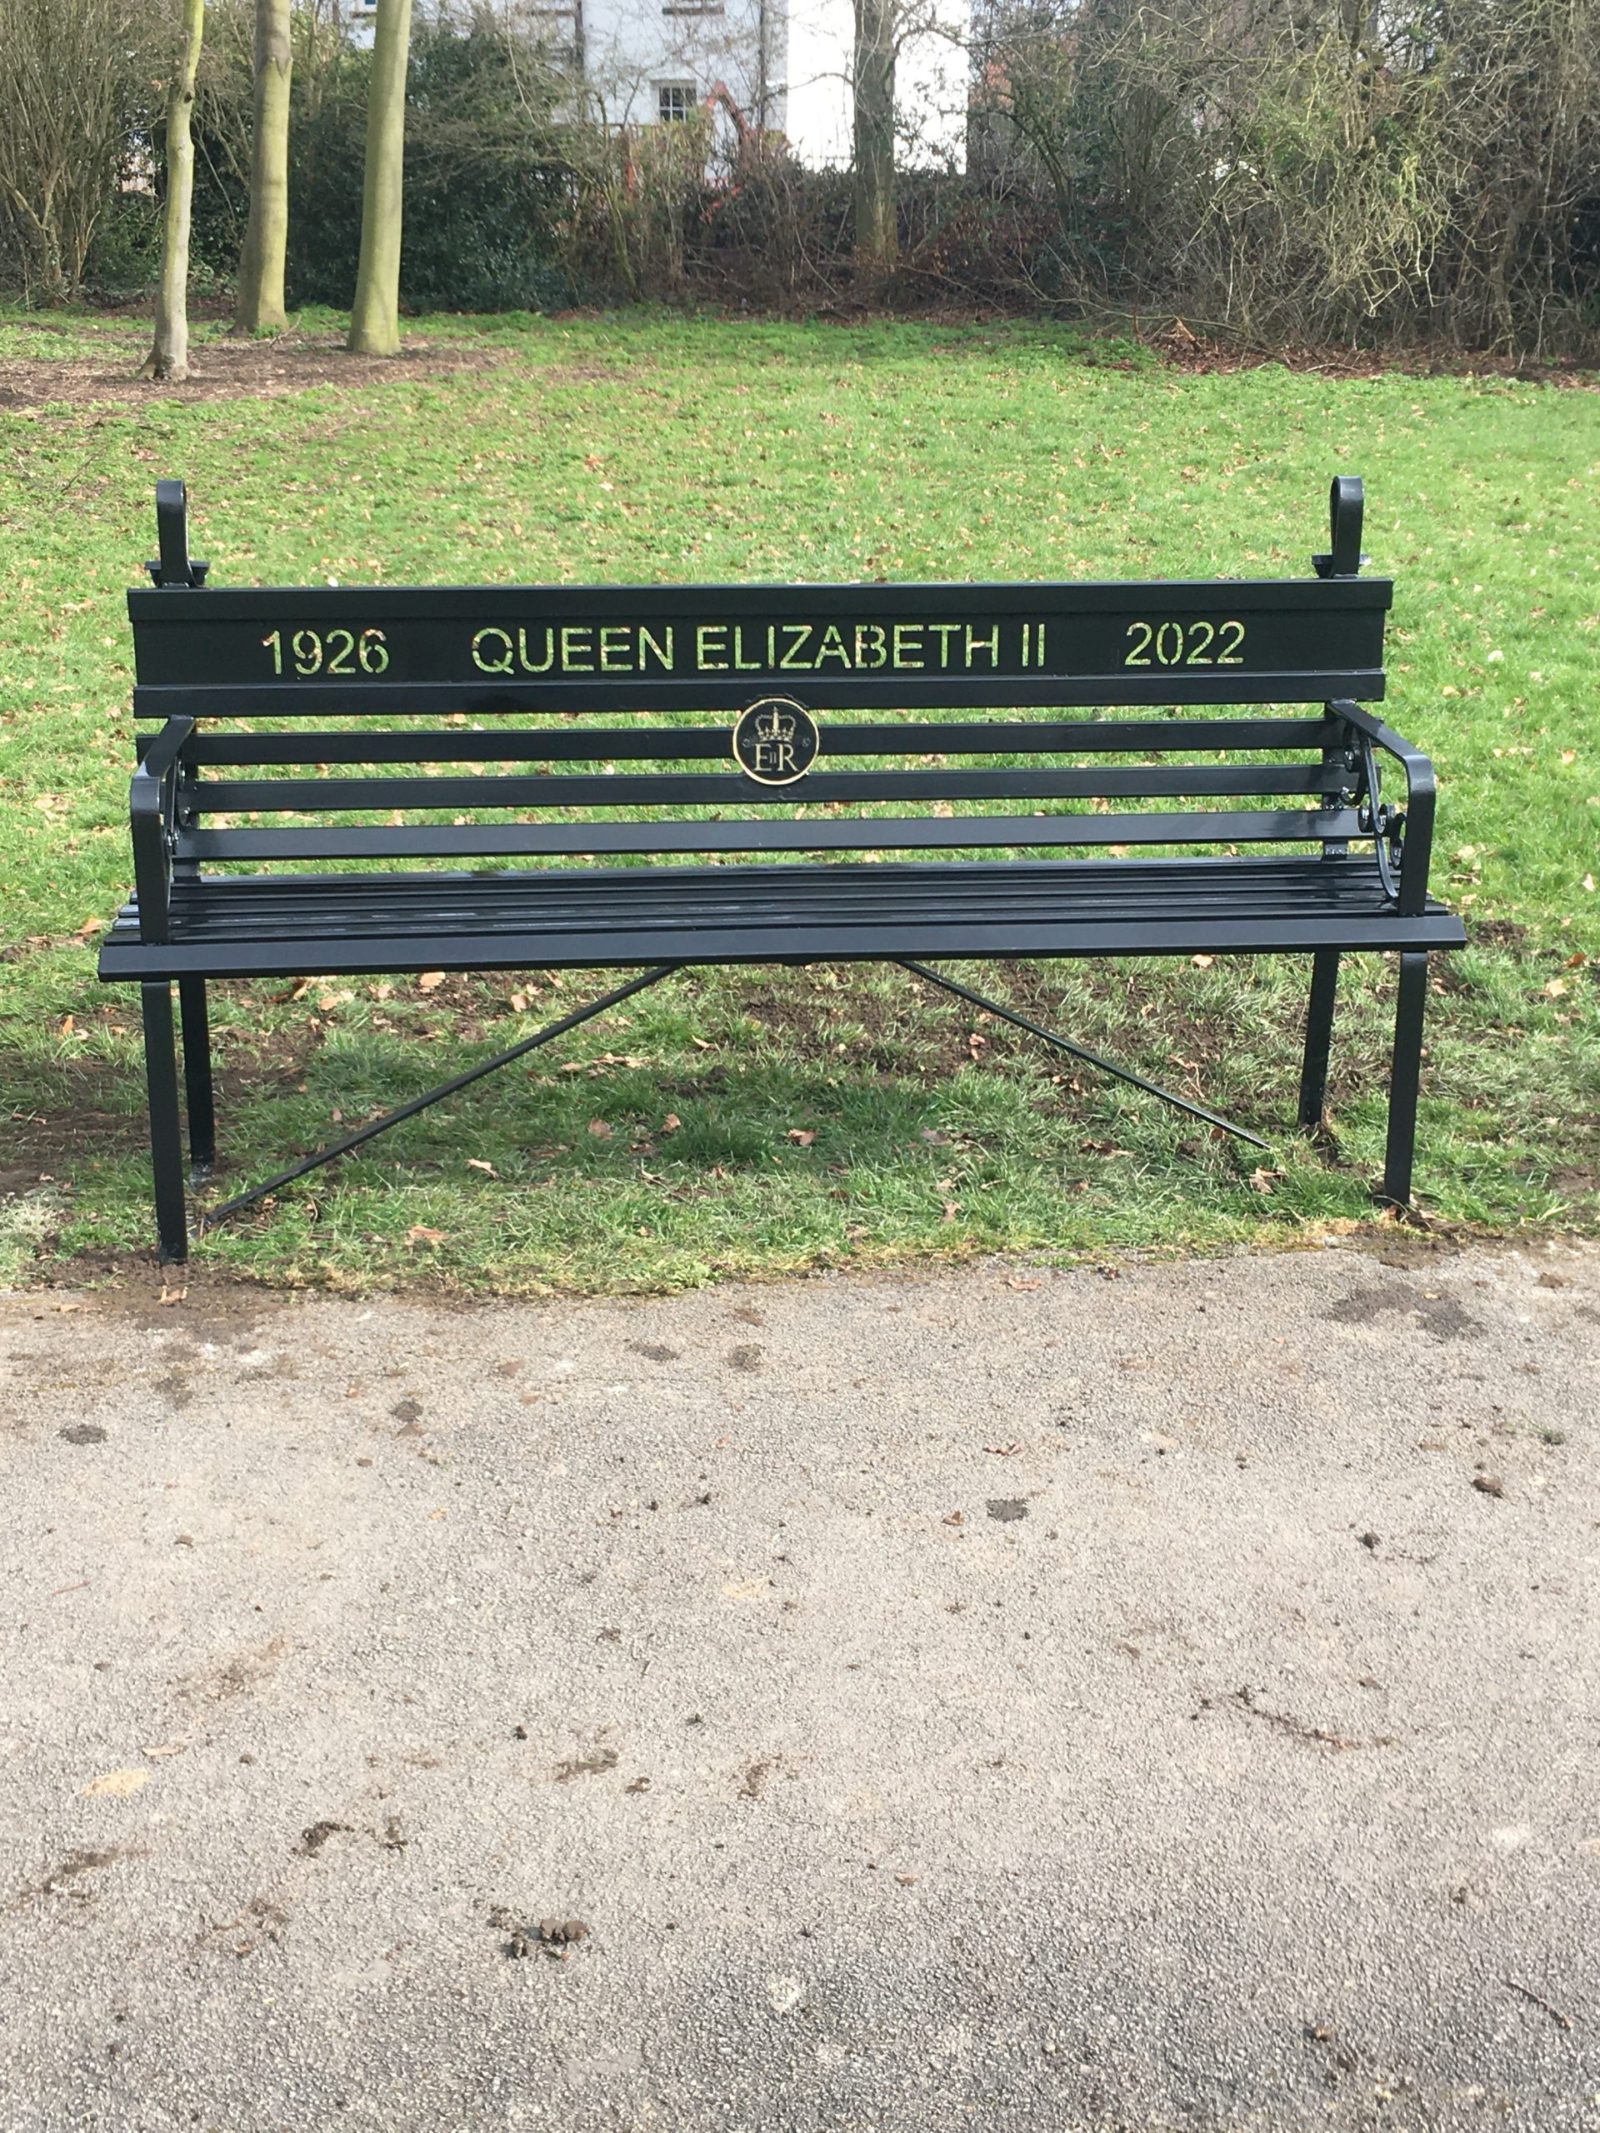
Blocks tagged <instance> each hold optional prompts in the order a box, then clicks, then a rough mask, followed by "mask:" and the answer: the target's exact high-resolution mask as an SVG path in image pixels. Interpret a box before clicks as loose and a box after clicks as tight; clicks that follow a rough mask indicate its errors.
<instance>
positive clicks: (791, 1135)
mask: <svg viewBox="0 0 1600 2133" xmlns="http://www.w3.org/2000/svg"><path fill="white" fill-rule="evenodd" d="M816 1137H817V1136H816V1134H815V1132H814V1131H812V1130H811V1129H810V1128H809V1127H806V1126H791V1127H790V1128H789V1130H788V1132H787V1133H786V1134H785V1135H784V1139H785V1140H786V1141H793V1142H794V1143H795V1145H796V1146H797V1147H800V1148H809V1147H810V1146H811V1143H812V1142H813V1141H814V1140H815V1139H816Z"/></svg>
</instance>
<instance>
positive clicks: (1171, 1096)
mask: <svg viewBox="0 0 1600 2133" xmlns="http://www.w3.org/2000/svg"><path fill="white" fill-rule="evenodd" d="M900 968H901V969H902V970H909V971H910V973H911V975H912V976H913V977H914V978H926V979H927V981H928V983H929V984H930V985H941V986H943V988H944V990H945V991H946V992H953V993H954V994H955V996H956V998H957V999H958V1000H965V1001H967V1002H968V1004H969V1005H970V1006H973V1007H981V1008H982V1009H983V1011H984V1013H985V1014H989V1015H995V1016H997V1017H998V1018H999V1019H1000V1021H1002V1022H1009V1023H1011V1024H1013V1025H1014V1027H1015V1028H1017V1029H1023V1030H1026V1031H1027V1032H1028V1034H1029V1036H1030V1037H1039V1038H1042V1039H1043V1041H1044V1042H1045V1043H1046V1044H1053V1045H1054V1046H1055V1047H1056V1048H1057V1050H1058V1051H1063V1052H1070V1053H1071V1054H1072V1056H1073V1058H1074V1059H1081V1060H1083V1061H1084V1063H1085V1064H1086V1065H1088V1066H1092V1067H1095V1068H1097V1069H1098V1071H1099V1072H1100V1073H1102V1074H1111V1075H1113V1076H1114V1077H1115V1078H1116V1079H1117V1080H1118V1081H1126V1082H1128V1083H1129V1084H1130V1085H1131V1086H1132V1087H1133V1088H1135V1089H1143V1090H1144V1092H1145V1094H1146V1095H1147V1096H1159V1097H1160V1098H1161V1101H1162V1102H1163V1103H1164V1104H1171V1105H1172V1107H1173V1109H1174V1110H1175V1111H1187V1112H1188V1114H1189V1116H1190V1117H1191V1118H1198V1119H1203V1120H1204V1121H1205V1123H1206V1124H1207V1125H1208V1126H1217V1127H1219V1128H1220V1129H1221V1130H1222V1132H1224V1133H1232V1134H1235V1135H1237V1137H1238V1138H1239V1139H1240V1140H1242V1141H1249V1142H1250V1144H1251V1145H1252V1147H1256V1148H1265V1147H1266V1146H1267V1143H1266V1142H1265V1141H1264V1140H1263V1139H1262V1138H1261V1136H1260V1134H1259V1133H1252V1132H1251V1131H1250V1129H1249V1127H1248V1126H1236V1125H1235V1124H1234V1123H1233V1121H1232V1119H1229V1118H1223V1117H1222V1116H1221V1114H1220V1113H1219V1112H1216V1111H1208V1110H1207V1109H1206V1108H1205V1106H1204V1104H1197V1103H1192V1102H1191V1101H1190V1099H1189V1098H1188V1097H1187V1096H1179V1095H1177V1094H1176V1093H1175V1092H1174V1091H1173V1090H1171V1089H1164V1088H1162V1087H1161V1085H1160V1083H1159V1082H1154V1081H1146V1080H1145V1078H1144V1076H1143V1075H1142V1074H1135V1073H1134V1072H1133V1070H1132V1068H1130V1067H1125V1066H1119V1065H1118V1063H1117V1062H1116V1060H1114V1059H1107V1058H1106V1057H1105V1055H1104V1054H1103V1053H1101V1052H1091V1051H1090V1050H1089V1049H1088V1048H1087V1046H1085V1045H1082V1044H1077V1043H1075V1042H1074V1041H1073V1039H1072V1038H1070V1037H1063V1036H1060V1035H1058V1033H1057V1032H1056V1031H1055V1030H1050V1029H1046V1028H1045V1026H1044V1024H1043V1023H1042V1022H1034V1021H1032V1020H1030V1019H1029V1017H1028V1016H1027V1015H1019V1014H1018V1013H1017V1011H1016V1009H1015V1008H1013V1007H1006V1006H1004V1005H1003V1004H1002V1003H1001V1002H1000V1001H999V1000H990V999H986V998H985V997H984V995H983V994H982V993H981V992H974V991H973V990H972V988H971V986H969V985H958V984H957V983H956V981H955V979H954V978H948V977H946V976H945V974H944V973H943V971H940V970H930V969H929V968H928V966H927V964H926V963H913V962H909V961H907V960H905V959H904V958H902V959H901V961H900Z"/></svg>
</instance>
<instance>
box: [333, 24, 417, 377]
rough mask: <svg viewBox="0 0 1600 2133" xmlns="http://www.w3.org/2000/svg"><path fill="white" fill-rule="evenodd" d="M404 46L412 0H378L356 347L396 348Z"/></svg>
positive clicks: (371, 350) (352, 343)
mask: <svg viewBox="0 0 1600 2133" xmlns="http://www.w3.org/2000/svg"><path fill="white" fill-rule="evenodd" d="M410 53H411V0H378V26H377V31H376V34H375V37H374V40H373V47H372V72H371V75H370V77H369V83H368V89H367V154H366V164H365V168H364V171H363V176H362V185H361V259H360V264H359V265H358V266H357V268H356V300H355V305H354V307H353V309H352V310H351V313H350V339H349V342H348V343H347V345H348V346H349V348H350V349H351V350H352V352H353V353H355V354H356V355H398V354H399V352H400V210H401V183H402V179H403V176H404V172H405V143H406V67H407V63H408V61H409V58H410Z"/></svg>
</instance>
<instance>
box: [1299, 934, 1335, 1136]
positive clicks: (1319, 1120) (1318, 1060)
mask: <svg viewBox="0 0 1600 2133" xmlns="http://www.w3.org/2000/svg"><path fill="white" fill-rule="evenodd" d="M1338 992H1339V951H1338V949H1337V948H1319V949H1317V951H1316V953H1315V954H1314V955H1313V956H1312V958H1311V998H1310V1001H1309V1003H1308V1005H1307V1008H1306V1048H1305V1056H1304V1059H1303V1060H1302V1062H1301V1068H1300V1123H1301V1125H1302V1126H1304V1127H1305V1128H1306V1130H1307V1131H1308V1132H1316V1131H1317V1130H1318V1129H1319V1128H1320V1127H1321V1126H1322V1124H1323V1120H1324V1116H1325V1114H1326V1111H1327V1108H1328V1052H1329V1048H1330V1046H1331V1045H1332V1042H1333V1011H1334V1004H1335V1001H1336V1000H1337V997H1338Z"/></svg>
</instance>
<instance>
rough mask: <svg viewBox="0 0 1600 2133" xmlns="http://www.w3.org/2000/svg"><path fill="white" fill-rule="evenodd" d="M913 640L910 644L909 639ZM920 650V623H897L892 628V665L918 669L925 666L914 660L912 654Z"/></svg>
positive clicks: (919, 660)
mask: <svg viewBox="0 0 1600 2133" xmlns="http://www.w3.org/2000/svg"><path fill="white" fill-rule="evenodd" d="M913 638H914V639H915V640H916V642H915V643H911V642H910V641H909V640H910V639H913ZM921 650H922V624H921V623H920V622H897V623H896V624H895V626H894V663H895V665H896V667H920V666H923V665H925V664H926V662H925V661H923V660H921V659H914V658H913V657H912V654H913V652H920V651H921Z"/></svg>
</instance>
